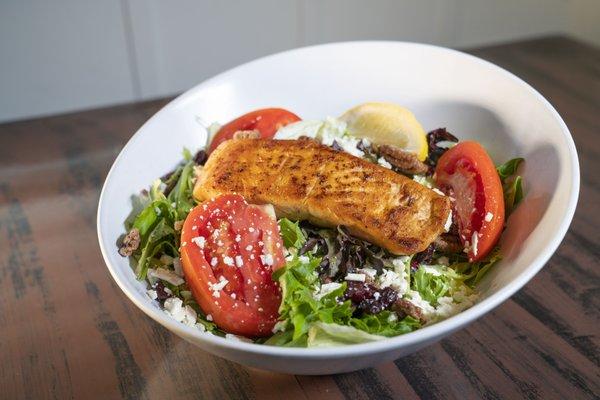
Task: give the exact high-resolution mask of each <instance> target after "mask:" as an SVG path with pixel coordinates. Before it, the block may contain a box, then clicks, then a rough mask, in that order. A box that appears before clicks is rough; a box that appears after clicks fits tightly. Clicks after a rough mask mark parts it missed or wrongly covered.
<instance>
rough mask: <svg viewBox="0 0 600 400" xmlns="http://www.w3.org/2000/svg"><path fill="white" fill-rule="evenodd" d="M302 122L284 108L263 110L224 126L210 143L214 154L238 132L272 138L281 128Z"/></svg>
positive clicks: (210, 150) (248, 114)
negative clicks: (254, 131) (214, 151)
mask: <svg viewBox="0 0 600 400" xmlns="http://www.w3.org/2000/svg"><path fill="white" fill-rule="evenodd" d="M296 121H300V117H298V116H297V115H296V114H294V113H292V112H290V111H288V110H285V109H283V108H262V109H260V110H255V111H252V112H249V113H247V114H244V115H242V116H241V117H238V118H236V119H234V120H233V121H231V122H228V123H227V124H225V125H223V126H222V127H221V129H219V131H218V132H217V133H216V135H215V137H214V138H213V140H212V142H211V143H210V148H209V150H208V152H209V153H212V151H213V150H214V149H216V148H217V147H218V146H219V145H220V144H221V143H222V142H224V141H226V140H229V139H231V138H232V137H233V134H234V133H236V132H237V131H252V130H257V131H258V132H259V133H260V137H262V138H272V137H273V136H275V133H277V131H278V130H279V128H281V127H283V126H286V125H288V124H291V123H292V122H296Z"/></svg>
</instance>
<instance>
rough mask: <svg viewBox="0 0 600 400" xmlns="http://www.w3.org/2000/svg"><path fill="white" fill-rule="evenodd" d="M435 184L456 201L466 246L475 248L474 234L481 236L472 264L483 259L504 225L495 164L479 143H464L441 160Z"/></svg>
mask: <svg viewBox="0 0 600 400" xmlns="http://www.w3.org/2000/svg"><path fill="white" fill-rule="evenodd" d="M435 181H436V184H437V185H438V186H439V187H440V188H441V189H442V190H443V191H444V192H446V194H448V195H450V196H451V197H453V198H454V199H455V201H453V202H452V207H453V209H452V212H453V216H454V218H455V221H457V223H458V229H459V236H460V239H461V242H462V244H463V245H465V243H466V242H469V243H471V245H472V241H473V239H472V238H473V233H474V232H477V233H478V243H477V254H475V252H474V250H473V249H472V246H471V249H470V251H469V253H468V256H469V261H478V260H481V259H482V258H484V257H485V256H486V255H487V254H488V253H489V252H490V251H491V250H492V249H493V248H494V246H495V245H496V243H497V242H498V240H499V239H500V235H501V234H502V229H503V226H504V195H503V192H502V183H501V182H500V177H499V176H498V172H497V171H496V166H495V165H494V162H493V161H492V159H491V158H490V156H489V155H488V153H487V152H486V151H485V149H484V148H483V146H481V145H480V144H479V143H477V142H472V141H466V142H460V143H459V144H457V145H456V146H454V147H452V148H451V149H449V150H448V151H446V152H445V153H444V154H443V155H442V156H441V157H440V159H439V161H438V164H437V167H436V169H435ZM490 214H491V220H490V221H486V216H488V219H489V216H490Z"/></svg>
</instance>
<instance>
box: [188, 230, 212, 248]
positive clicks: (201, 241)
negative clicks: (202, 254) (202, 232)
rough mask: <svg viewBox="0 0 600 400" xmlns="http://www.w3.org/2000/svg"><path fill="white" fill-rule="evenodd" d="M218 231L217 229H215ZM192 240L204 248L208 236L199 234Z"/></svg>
mask: <svg viewBox="0 0 600 400" xmlns="http://www.w3.org/2000/svg"><path fill="white" fill-rule="evenodd" d="M215 232H216V231H215ZM192 242H193V243H194V244H195V245H196V246H198V247H200V248H201V249H203V248H204V245H205V244H206V238H205V237H204V236H197V237H195V238H192Z"/></svg>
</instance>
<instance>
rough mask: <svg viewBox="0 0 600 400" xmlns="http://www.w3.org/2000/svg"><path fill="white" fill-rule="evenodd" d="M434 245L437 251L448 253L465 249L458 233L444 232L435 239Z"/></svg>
mask: <svg viewBox="0 0 600 400" xmlns="http://www.w3.org/2000/svg"><path fill="white" fill-rule="evenodd" d="M433 246H434V248H435V249H436V250H437V251H440V252H442V253H447V254H454V253H460V252H462V250H463V245H462V243H461V242H460V238H459V237H458V235H452V234H449V233H442V234H441V235H440V236H438V237H437V238H436V239H435V240H434V241H433Z"/></svg>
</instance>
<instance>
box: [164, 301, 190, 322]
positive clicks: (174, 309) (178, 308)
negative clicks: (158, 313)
mask: <svg viewBox="0 0 600 400" xmlns="http://www.w3.org/2000/svg"><path fill="white" fill-rule="evenodd" d="M163 306H164V309H165V313H166V314H168V315H170V316H171V317H173V318H174V319H175V320H176V321H178V322H182V323H184V324H186V325H188V326H194V325H196V319H197V317H198V315H197V314H196V311H195V310H194V309H193V308H192V307H190V306H188V305H186V306H184V305H183V301H182V300H181V299H180V298H178V297H169V298H168V299H166V300H165V303H164V305H163Z"/></svg>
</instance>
